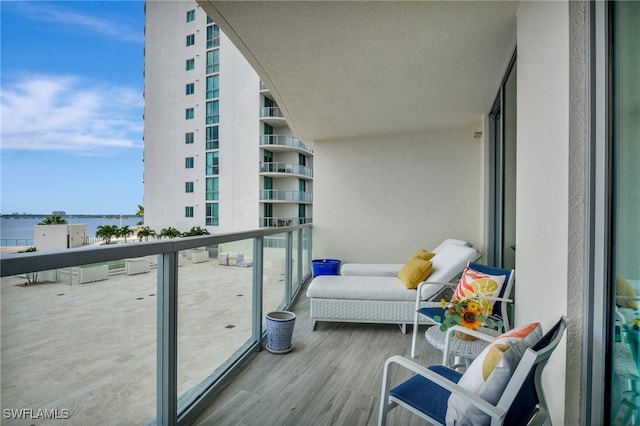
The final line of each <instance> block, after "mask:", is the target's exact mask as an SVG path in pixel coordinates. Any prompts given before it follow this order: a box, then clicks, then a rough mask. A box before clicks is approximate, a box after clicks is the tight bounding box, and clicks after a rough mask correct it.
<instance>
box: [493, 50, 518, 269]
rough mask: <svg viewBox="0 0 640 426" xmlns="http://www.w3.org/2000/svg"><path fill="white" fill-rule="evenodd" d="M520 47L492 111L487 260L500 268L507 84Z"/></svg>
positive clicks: (502, 237) (507, 71)
mask: <svg viewBox="0 0 640 426" xmlns="http://www.w3.org/2000/svg"><path fill="white" fill-rule="evenodd" d="M516 59H517V50H516V51H514V52H513V55H512V56H511V60H510V61H509V66H508V67H507V70H506V72H505V73H504V76H503V78H502V82H501V83H500V90H499V91H498V95H497V96H496V99H495V101H494V103H493V106H492V107H491V112H490V113H489V143H488V155H489V159H488V160H489V162H488V164H489V167H488V170H489V172H488V178H489V195H488V203H489V211H488V213H489V214H488V218H489V224H488V229H487V231H488V234H487V235H488V236H489V237H488V241H487V243H488V244H487V263H488V264H489V265H493V266H496V267H498V268H501V267H503V259H504V250H505V247H504V224H505V223H504V222H505V221H504V206H505V200H504V196H505V185H504V179H505V146H504V141H505V123H504V109H505V100H506V94H505V86H506V84H507V81H508V80H509V77H510V76H511V72H512V71H513V70H514V69H515V64H516Z"/></svg>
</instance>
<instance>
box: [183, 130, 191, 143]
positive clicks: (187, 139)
mask: <svg viewBox="0 0 640 426" xmlns="http://www.w3.org/2000/svg"><path fill="white" fill-rule="evenodd" d="M184 143H186V144H189V143H193V132H187V133H185V134H184Z"/></svg>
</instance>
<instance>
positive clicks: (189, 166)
mask: <svg viewBox="0 0 640 426" xmlns="http://www.w3.org/2000/svg"><path fill="white" fill-rule="evenodd" d="M184 167H185V169H193V157H187V158H185V159H184Z"/></svg>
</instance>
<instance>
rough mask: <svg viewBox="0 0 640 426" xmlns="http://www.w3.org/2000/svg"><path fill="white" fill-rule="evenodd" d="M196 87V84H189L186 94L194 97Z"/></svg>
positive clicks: (186, 87)
mask: <svg viewBox="0 0 640 426" xmlns="http://www.w3.org/2000/svg"><path fill="white" fill-rule="evenodd" d="M195 88H196V85H195V84H194V83H189V84H187V85H186V86H185V92H186V94H187V95H193V92H194V91H195Z"/></svg>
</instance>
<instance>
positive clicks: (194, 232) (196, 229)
mask: <svg viewBox="0 0 640 426" xmlns="http://www.w3.org/2000/svg"><path fill="white" fill-rule="evenodd" d="M197 235H209V231H207V230H206V229H202V228H201V227H199V226H194V227H193V228H191V230H189V231H187V232H185V233H183V234H182V236H183V237H195V236H197Z"/></svg>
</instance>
